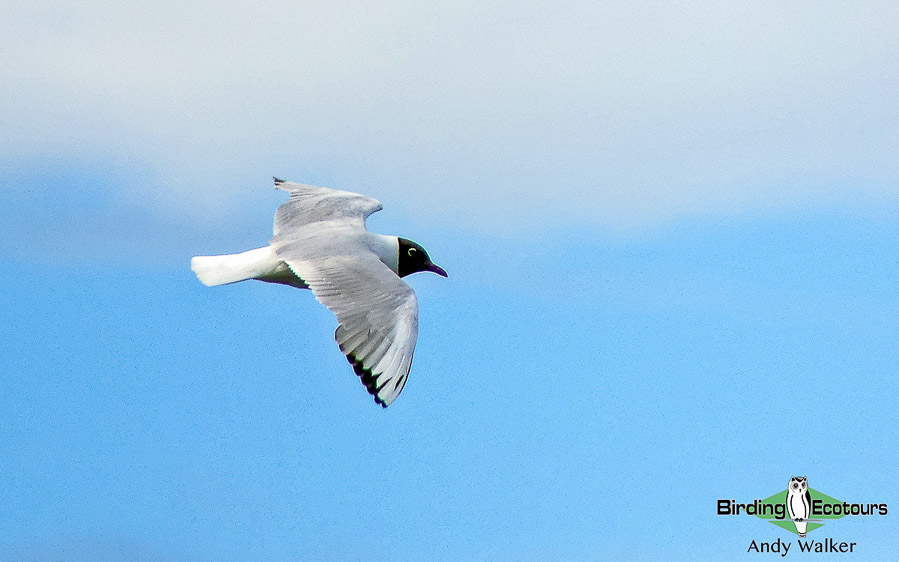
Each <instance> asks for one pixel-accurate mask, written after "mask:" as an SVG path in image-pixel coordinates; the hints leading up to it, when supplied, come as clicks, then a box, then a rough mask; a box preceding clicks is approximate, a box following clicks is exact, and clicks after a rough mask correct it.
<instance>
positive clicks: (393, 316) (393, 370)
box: [191, 180, 445, 407]
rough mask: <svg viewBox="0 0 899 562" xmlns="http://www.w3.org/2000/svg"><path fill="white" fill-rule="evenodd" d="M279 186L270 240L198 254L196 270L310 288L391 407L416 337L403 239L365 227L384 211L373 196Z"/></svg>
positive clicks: (356, 365) (370, 385)
mask: <svg viewBox="0 0 899 562" xmlns="http://www.w3.org/2000/svg"><path fill="white" fill-rule="evenodd" d="M275 186H276V187H278V188H279V189H283V190H285V191H287V192H289V193H290V200H288V201H287V202H286V203H284V204H283V205H281V206H280V207H278V210H277V212H276V213H275V226H274V236H273V237H272V239H271V242H270V244H269V245H268V246H265V247H263V248H257V249H255V250H249V251H246V252H242V253H240V254H231V255H224V256H197V257H194V258H193V259H192V260H191V269H193V270H194V272H195V273H196V275H197V277H198V278H199V279H200V281H201V282H203V283H204V284H206V285H223V284H227V283H236V282H238V281H244V280H247V279H258V280H261V281H267V282H271V283H282V284H285V285H291V286H294V287H300V288H309V289H311V290H312V292H313V293H314V294H315V297H316V298H317V299H318V300H319V301H320V302H321V303H322V304H324V305H325V306H326V307H328V308H329V309H330V310H331V311H332V312H333V313H334V314H335V315H336V316H337V319H338V321H339V323H340V325H339V326H338V328H337V331H336V332H335V339H336V340H337V343H338V345H339V346H340V349H341V351H343V353H344V354H345V355H346V356H347V359H348V360H349V362H350V363H351V364H352V365H353V369H354V370H355V371H356V373H357V374H358V375H359V376H360V378H361V379H362V382H363V384H365V386H366V388H367V389H368V391H369V393H371V394H372V395H373V396H374V398H375V401H376V402H377V403H378V404H380V405H381V406H383V407H387V406H388V405H390V403H392V402H393V401H394V400H395V399H396V397H397V396H398V395H399V393H400V392H401V391H402V389H403V386H404V385H405V383H406V378H407V377H408V374H409V370H410V369H411V366H412V355H413V353H414V351H415V343H416V339H417V337H418V300H417V299H416V297H415V293H414V292H413V291H412V288H411V287H409V286H408V285H407V284H406V283H405V282H403V280H402V279H401V278H400V277H399V274H398V267H399V265H398V264H399V239H398V238H397V237H396V236H385V235H382V234H374V233H370V232H368V231H367V230H365V219H366V218H367V217H368V216H369V215H370V214H371V213H374V212H375V211H378V210H380V209H381V204H380V203H379V202H378V201H376V200H375V199H371V198H369V197H365V196H363V195H359V194H357V193H351V192H347V191H338V190H334V189H327V188H323V187H315V186H310V185H302V184H296V183H291V182H283V181H281V180H276V181H275ZM441 271H442V270H441ZM444 275H445V273H444Z"/></svg>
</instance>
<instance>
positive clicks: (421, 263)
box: [397, 238, 446, 277]
mask: <svg viewBox="0 0 899 562" xmlns="http://www.w3.org/2000/svg"><path fill="white" fill-rule="evenodd" d="M399 247H400V250H399V251H400V255H399V259H398V261H397V275H399V276H400V277H405V276H407V275H409V274H412V273H417V272H419V271H431V272H433V273H436V274H437V275H440V276H442V277H446V271H444V270H443V268H442V267H440V266H439V265H437V264H435V263H434V262H432V261H431V258H430V257H429V256H428V253H427V252H426V251H425V249H424V248H422V247H421V246H420V245H419V244H416V243H415V242H413V241H412V240H408V239H406V238H399Z"/></svg>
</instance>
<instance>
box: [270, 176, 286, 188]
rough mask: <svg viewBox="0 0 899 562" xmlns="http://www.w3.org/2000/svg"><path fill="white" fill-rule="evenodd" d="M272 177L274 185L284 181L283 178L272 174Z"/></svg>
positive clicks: (276, 185)
mask: <svg viewBox="0 0 899 562" xmlns="http://www.w3.org/2000/svg"><path fill="white" fill-rule="evenodd" d="M272 179H273V180H275V187H278V186H279V185H281V184H282V183H284V180H282V179H281V178H279V177H276V176H272Z"/></svg>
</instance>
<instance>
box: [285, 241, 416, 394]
mask: <svg viewBox="0 0 899 562" xmlns="http://www.w3.org/2000/svg"><path fill="white" fill-rule="evenodd" d="M352 238H353V237H348V238H347V239H345V240H341V237H340V235H339V232H334V233H333V236H332V237H331V243H330V244H328V245H329V246H330V250H331V252H337V251H338V250H343V251H342V252H341V253H331V254H330V255H326V256H325V255H322V254H321V253H320V249H317V250H316V251H314V252H309V251H307V249H306V248H305V243H304V242H303V241H302V240H297V241H292V242H286V243H284V244H282V245H280V246H277V247H276V251H277V253H278V256H280V257H281V259H282V260H284V262H285V263H287V265H288V266H289V267H290V269H291V270H292V271H293V272H294V273H295V274H296V275H297V276H298V277H300V278H301V279H303V280H304V281H305V282H306V283H307V284H308V285H309V288H311V289H312V292H313V293H314V294H315V297H316V298H317V299H318V300H319V301H320V302H321V303H322V304H323V305H325V306H326V307H328V309H329V310H331V312H333V313H334V314H335V315H336V316H337V320H338V322H339V323H340V325H339V326H338V327H337V331H336V332H335V333H334V337H335V339H336V340H337V344H338V345H339V346H340V350H341V351H342V352H343V353H344V355H346V358H347V361H349V362H350V364H351V365H352V366H353V370H354V371H355V372H356V374H357V375H359V378H360V379H362V384H364V385H365V388H366V389H368V392H369V393H370V394H371V395H372V396H374V398H375V402H376V403H378V404H379V405H381V406H383V407H385V408H386V407H387V406H389V405H390V404H391V403H392V402H393V401H394V400H396V397H397V396H399V394H400V392H401V391H402V390H403V386H405V384H406V378H407V377H408V376H409V370H410V369H411V368H412V355H413V353H414V352H415V342H416V340H417V339H418V299H417V298H416V297H415V293H414V292H413V291H412V288H411V287H409V285H406V283H404V282H403V280H402V279H400V278H399V277H397V275H396V274H395V273H393V272H392V271H390V269H389V268H388V267H387V266H386V265H384V264H383V263H382V262H381V260H379V259H378V258H377V256H375V254H373V253H372V252H370V251H368V250H367V249H365V248H363V247H362V246H361V245H357V244H355V243H353V242H352ZM310 254H313V255H314V254H318V255H319V257H314V256H313V255H310Z"/></svg>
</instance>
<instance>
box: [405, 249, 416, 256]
mask: <svg viewBox="0 0 899 562" xmlns="http://www.w3.org/2000/svg"><path fill="white" fill-rule="evenodd" d="M417 253H418V250H416V249H415V248H409V249H408V250H407V251H406V255H408V256H409V257H410V258H411V257H415V254H417Z"/></svg>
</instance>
